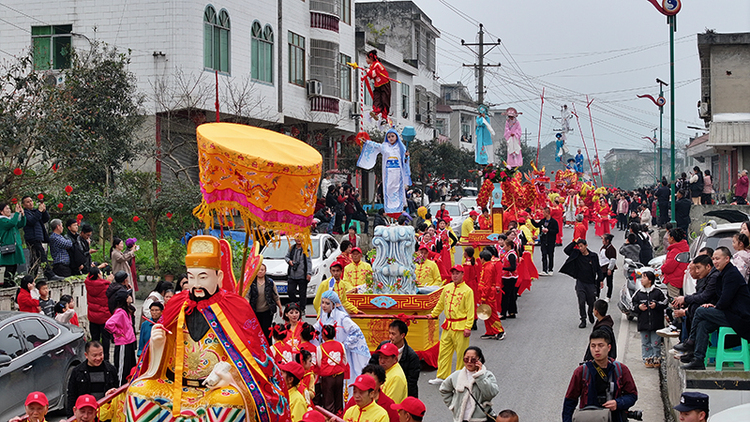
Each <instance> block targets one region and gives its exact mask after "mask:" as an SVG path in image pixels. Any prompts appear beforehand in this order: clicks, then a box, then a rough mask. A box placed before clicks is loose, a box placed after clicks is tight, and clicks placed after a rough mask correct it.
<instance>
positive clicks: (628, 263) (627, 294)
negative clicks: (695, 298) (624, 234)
mask: <svg viewBox="0 0 750 422" xmlns="http://www.w3.org/2000/svg"><path fill="white" fill-rule="evenodd" d="M649 271H650V272H652V273H654V275H655V276H656V282H655V283H654V286H656V287H657V288H658V289H660V290H662V291H663V292H664V294H666V293H667V287H666V286H665V285H664V284H662V282H661V275H662V274H661V265H658V266H656V265H654V266H653V267H651V266H644V265H643V264H641V263H640V262H636V261H633V260H632V259H629V258H625V268H623V272H624V273H625V279H626V280H627V282H626V283H625V285H624V286H622V289H621V290H620V300H619V302H617V307H618V308H619V309H620V312H622V313H623V314H625V316H626V317H627V318H628V321H632V320H634V319H635V317H636V315H635V313H634V312H633V309H634V307H633V295H635V292H636V291H638V289H640V288H641V276H642V275H643V273H645V272H649Z"/></svg>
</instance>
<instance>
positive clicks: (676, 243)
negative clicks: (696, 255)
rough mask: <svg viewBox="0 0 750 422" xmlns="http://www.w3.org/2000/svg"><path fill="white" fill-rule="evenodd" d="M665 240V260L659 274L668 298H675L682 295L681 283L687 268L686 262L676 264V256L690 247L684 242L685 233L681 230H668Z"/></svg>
mask: <svg viewBox="0 0 750 422" xmlns="http://www.w3.org/2000/svg"><path fill="white" fill-rule="evenodd" d="M667 240H668V241H669V246H667V258H666V259H665V260H664V264H662V266H661V273H662V275H663V276H664V284H666V285H667V293H668V294H669V297H677V296H681V295H682V282H683V280H684V277H685V270H686V269H687V267H688V263H687V262H677V260H676V258H677V254H679V253H681V252H688V251H689V250H690V246H688V243H687V240H685V232H684V231H683V230H682V229H672V230H670V231H669V234H668V235H667Z"/></svg>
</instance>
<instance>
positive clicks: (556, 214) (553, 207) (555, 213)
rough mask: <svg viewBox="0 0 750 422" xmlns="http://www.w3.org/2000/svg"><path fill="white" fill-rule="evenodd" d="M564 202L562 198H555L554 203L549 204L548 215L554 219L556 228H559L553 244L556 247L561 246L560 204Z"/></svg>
mask: <svg viewBox="0 0 750 422" xmlns="http://www.w3.org/2000/svg"><path fill="white" fill-rule="evenodd" d="M563 201H564V199H563V197H562V196H558V197H557V198H555V201H554V202H553V203H552V204H550V207H549V213H550V216H551V217H552V218H554V219H555V220H556V221H557V227H559V228H560V230H559V231H558V232H557V238H556V239H555V244H556V245H557V246H562V236H563V223H564V221H563V211H564V209H563V205H562V202H563Z"/></svg>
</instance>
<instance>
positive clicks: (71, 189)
mask: <svg viewBox="0 0 750 422" xmlns="http://www.w3.org/2000/svg"><path fill="white" fill-rule="evenodd" d="M65 193H67V194H68V195H70V194H71V193H73V187H72V186H70V185H68V186H65Z"/></svg>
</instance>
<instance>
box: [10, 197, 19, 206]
mask: <svg viewBox="0 0 750 422" xmlns="http://www.w3.org/2000/svg"><path fill="white" fill-rule="evenodd" d="M10 202H11V203H12V204H13V205H15V204H17V203H18V198H13V199H11V200H10Z"/></svg>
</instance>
